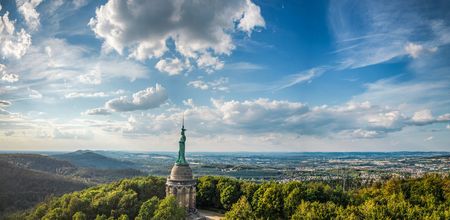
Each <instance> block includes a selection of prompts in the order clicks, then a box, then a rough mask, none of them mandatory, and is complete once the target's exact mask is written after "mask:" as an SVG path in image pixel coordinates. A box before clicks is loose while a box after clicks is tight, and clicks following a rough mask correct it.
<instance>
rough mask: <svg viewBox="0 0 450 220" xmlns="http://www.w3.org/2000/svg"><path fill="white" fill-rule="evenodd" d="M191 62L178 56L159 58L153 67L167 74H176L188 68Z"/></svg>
mask: <svg viewBox="0 0 450 220" xmlns="http://www.w3.org/2000/svg"><path fill="white" fill-rule="evenodd" d="M190 67H191V64H190V63H189V60H187V59H186V60H185V61H184V62H183V61H181V60H180V59H178V58H174V59H170V58H168V59H161V60H159V61H158V63H156V65H155V68H156V69H157V70H159V71H160V72H166V73H168V74H169V75H178V74H180V73H181V72H183V71H185V70H189V68H190Z"/></svg>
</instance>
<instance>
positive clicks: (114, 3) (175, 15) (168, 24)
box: [89, 0, 265, 71]
mask: <svg viewBox="0 0 450 220" xmlns="http://www.w3.org/2000/svg"><path fill="white" fill-rule="evenodd" d="M89 25H90V27H91V28H92V30H93V31H94V32H95V34H96V36H97V37H98V38H101V39H103V40H104V44H106V45H107V46H105V48H107V47H110V48H113V49H114V50H115V51H117V52H118V53H119V54H124V53H128V56H130V57H133V58H135V59H138V60H145V59H149V58H161V57H162V56H164V55H165V54H167V52H168V51H169V50H170V49H169V47H168V44H167V43H168V41H171V42H173V43H174V46H175V50H176V52H177V53H179V54H181V55H182V56H183V57H184V58H189V59H193V60H195V63H197V66H198V67H200V68H203V69H205V70H207V71H213V70H216V69H220V68H222V66H223V63H222V62H221V61H219V60H218V58H217V56H220V55H230V54H231V52H232V51H233V50H234V49H235V47H236V46H235V44H234V43H233V40H232V33H234V32H236V31H243V32H245V33H247V34H248V35H250V33H251V32H252V31H253V30H254V29H255V28H256V27H264V26H265V22H264V19H263V17H262V16H261V12H260V8H259V6H257V5H255V4H254V3H253V2H252V1H251V0H229V1H222V0H214V1H210V2H208V3H207V4H205V3H204V2H202V1H193V0H156V1H145V0H131V1H121V0H109V1H108V2H107V3H106V4H105V5H102V6H100V7H99V8H97V10H96V15H95V17H94V18H92V19H91V20H90V22H89Z"/></svg>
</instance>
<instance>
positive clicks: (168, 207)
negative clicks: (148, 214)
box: [152, 196, 186, 220]
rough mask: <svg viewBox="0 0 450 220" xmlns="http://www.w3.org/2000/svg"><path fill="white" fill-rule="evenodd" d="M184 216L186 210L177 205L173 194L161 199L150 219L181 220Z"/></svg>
mask: <svg viewBox="0 0 450 220" xmlns="http://www.w3.org/2000/svg"><path fill="white" fill-rule="evenodd" d="M185 218H186V210H185V209H184V208H182V207H179V206H178V205H177V202H176V200H175V197H174V196H168V197H166V198H164V199H163V200H161V202H160V203H159V205H158V208H157V209H156V211H155V215H154V216H153V218H152V220H169V219H170V220H183V219H185Z"/></svg>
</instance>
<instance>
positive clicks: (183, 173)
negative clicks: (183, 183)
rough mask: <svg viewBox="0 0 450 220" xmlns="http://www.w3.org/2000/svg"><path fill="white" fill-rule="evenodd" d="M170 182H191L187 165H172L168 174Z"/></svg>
mask: <svg viewBox="0 0 450 220" xmlns="http://www.w3.org/2000/svg"><path fill="white" fill-rule="evenodd" d="M169 179H170V180H192V179H193V177H192V170H191V168H190V167H189V165H187V166H186V165H174V166H173V167H172V171H171V172H170V177H169Z"/></svg>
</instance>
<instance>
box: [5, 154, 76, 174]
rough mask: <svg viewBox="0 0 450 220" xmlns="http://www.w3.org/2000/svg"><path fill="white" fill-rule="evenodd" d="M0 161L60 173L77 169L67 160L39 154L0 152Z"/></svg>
mask: <svg viewBox="0 0 450 220" xmlns="http://www.w3.org/2000/svg"><path fill="white" fill-rule="evenodd" d="M0 161H4V162H7V163H9V164H12V165H15V166H16V167H21V168H26V169H33V170H39V171H43V172H48V173H54V174H61V175H65V174H68V173H73V172H74V171H75V170H76V169H77V168H76V167H75V166H74V165H73V164H71V163H70V162H68V161H64V160H59V159H55V158H52V157H48V156H45V155H39V154H0Z"/></svg>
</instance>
